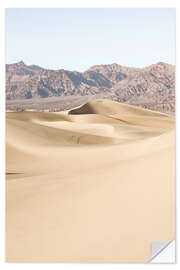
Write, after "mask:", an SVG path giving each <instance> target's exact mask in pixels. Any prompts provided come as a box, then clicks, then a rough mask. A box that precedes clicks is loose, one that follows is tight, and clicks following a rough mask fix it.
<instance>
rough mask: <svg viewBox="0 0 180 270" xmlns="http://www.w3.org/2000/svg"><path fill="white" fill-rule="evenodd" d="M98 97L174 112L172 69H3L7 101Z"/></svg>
mask: <svg viewBox="0 0 180 270" xmlns="http://www.w3.org/2000/svg"><path fill="white" fill-rule="evenodd" d="M89 95H92V96H94V97H96V96H98V95H101V98H103V97H104V98H108V99H111V100H114V101H118V102H123V103H128V104H132V105H136V106H141V107H144V108H147V109H151V110H157V111H161V112H165V113H169V112H170V113H171V112H174V111H175V66H173V65H170V64H166V63H163V62H158V63H156V64H153V65H151V66H148V67H144V68H135V67H124V66H121V65H118V64H116V63H114V64H109V65H95V66H92V67H91V68H89V69H88V70H86V71H85V72H78V71H68V70H64V69H59V70H50V69H45V68H42V67H39V66H37V65H26V64H25V63H24V62H23V61H20V62H18V63H15V64H7V65H6V100H7V104H8V102H9V101H11V102H12V101H13V100H15V101H16V100H20V102H23V100H36V99H37V98H38V99H42V102H45V100H46V99H47V98H51V97H63V98H64V97H70V96H73V97H74V96H75V97H78V96H89Z"/></svg>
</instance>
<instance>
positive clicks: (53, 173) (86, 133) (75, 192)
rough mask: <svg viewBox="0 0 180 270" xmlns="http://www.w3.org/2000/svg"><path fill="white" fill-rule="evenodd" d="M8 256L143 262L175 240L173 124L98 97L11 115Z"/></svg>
mask: <svg viewBox="0 0 180 270" xmlns="http://www.w3.org/2000/svg"><path fill="white" fill-rule="evenodd" d="M6 115H7V120H6V129H7V132H6V143H7V150H6V158H7V163H6V170H7V189H6V190H7V205H6V209H7V210H6V214H7V219H6V260H7V261H9V262H62V261H68V262H147V261H149V259H150V257H151V244H152V241H168V240H171V239H173V238H174V226H175V225H174V203H175V197H174V196H175V195H174V166H175V165H174V163H175V161H174V119H173V117H170V116H167V115H165V114H162V113H158V112H152V111H149V110H144V109H141V108H137V107H134V106H130V105H125V104H121V103H116V102H112V101H109V100H96V101H91V102H88V103H87V104H85V105H83V106H81V107H78V108H75V109H73V110H71V111H69V112H62V113H61V112H60V113H48V112H44V113H43V112H41V113H39V112H32V111H31V112H19V113H14V112H8V113H7V114H6Z"/></svg>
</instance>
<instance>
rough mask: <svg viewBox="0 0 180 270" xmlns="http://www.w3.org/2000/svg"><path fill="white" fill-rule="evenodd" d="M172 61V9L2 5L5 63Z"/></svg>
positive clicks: (77, 65)
mask: <svg viewBox="0 0 180 270" xmlns="http://www.w3.org/2000/svg"><path fill="white" fill-rule="evenodd" d="M20 60H23V61H24V62H25V63H26V64H28V65H29V64H36V65H40V66H42V67H45V68H50V69H60V68H64V69H68V70H79V71H84V70H86V69H88V68H89V67H90V66H92V65H96V64H111V63H118V64H120V65H124V66H136V67H143V66H147V65H151V64H153V63H156V62H159V61H163V62H166V63H171V64H175V9H138V8H135V9H79V8H78V9H58V8H57V9H37V8H36V9H23V8H22V9H6V63H8V64H9V63H14V62H18V61H20Z"/></svg>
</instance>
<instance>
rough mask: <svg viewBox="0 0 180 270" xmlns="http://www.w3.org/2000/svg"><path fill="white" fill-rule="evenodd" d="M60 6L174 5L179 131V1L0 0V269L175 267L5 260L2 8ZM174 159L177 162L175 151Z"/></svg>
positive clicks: (3, 21) (167, 6) (123, 6)
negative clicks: (175, 14)
mask: <svg viewBox="0 0 180 270" xmlns="http://www.w3.org/2000/svg"><path fill="white" fill-rule="evenodd" d="M53 7H54V8H58V7H59V8H62V7H64V8H65V7H67V8H69V7H73V8H78V7H79V8H82V7H85V8H89V7H91V8H95V7H96V8H108V7H112V8H113V7H114V8H118V7H119V8H125V7H126V8H176V10H177V11H176V12H177V16H176V29H178V30H177V31H176V42H177V43H176V44H177V45H176V46H177V52H176V60H177V63H176V70H177V72H176V80H177V82H176V119H177V127H176V130H177V138H180V136H179V135H180V134H179V131H180V129H179V124H178V122H179V119H178V117H179V106H180V104H179V97H178V96H179V93H178V92H179V91H180V89H179V75H178V60H179V61H180V55H178V49H179V48H180V42H179V39H180V37H179V36H178V34H177V33H178V32H179V31H180V30H179V29H180V27H179V24H180V1H179V0H139V1H137V0H79V1H78V0H61V1H57V0H51V1H50V0H31V1H30V0H27V1H25V0H19V1H16V0H14V1H13V0H11V1H10V0H9V1H8V0H7V1H2V0H1V3H0V33H1V39H0V40H1V45H0V131H1V133H0V142H1V144H0V173H1V174H0V175H1V179H0V269H13V270H14V269H18V270H19V269H32V268H33V269H41V268H42V269H51V268H56V269H59V268H60V269H77V270H80V269H83V270H84V269H93V270H96V269H111V270H113V269H135V270H136V269H137V270H139V269H144V267H148V268H149V267H150V268H151V267H153V269H156V267H158V268H157V269H166V268H168V267H170V268H172V267H173V268H177V267H178V264H176V265H172V264H159V265H153V264H113V263H112V264H111V263H107V264H94V263H93V264H79V263H76V264H64V263H63V264H55V263H54V264H48V263H46V264H45V263H42V264H40V263H33V264H24V263H16V264H15V263H5V262H4V257H5V244H4V243H5V178H4V171H5V160H4V157H5V120H4V119H5V116H4V109H5V101H4V100H5V61H4V58H5V10H4V9H5V8H53ZM176 149H177V150H178V141H177V142H176ZM176 156H177V162H176V164H178V151H177V154H176ZM176 169H177V179H176V206H177V209H178V210H179V208H178V204H179V199H178V197H179V194H180V193H179V192H178V189H179V185H178V180H179V179H178V175H179V174H178V171H179V168H178V166H177V168H176ZM178 221H179V215H178V211H177V210H176V228H178V225H179V222H178ZM178 240H179V233H177V237H176V241H177V242H178V243H179V241H178ZM178 243H176V262H177V263H178V261H179V257H178V252H177V250H178Z"/></svg>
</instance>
